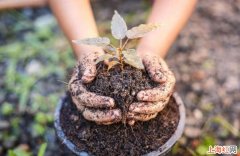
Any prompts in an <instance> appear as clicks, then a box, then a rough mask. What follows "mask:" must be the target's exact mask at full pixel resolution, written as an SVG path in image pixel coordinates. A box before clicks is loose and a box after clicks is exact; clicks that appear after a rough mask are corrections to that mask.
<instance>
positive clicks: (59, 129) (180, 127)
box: [54, 93, 186, 156]
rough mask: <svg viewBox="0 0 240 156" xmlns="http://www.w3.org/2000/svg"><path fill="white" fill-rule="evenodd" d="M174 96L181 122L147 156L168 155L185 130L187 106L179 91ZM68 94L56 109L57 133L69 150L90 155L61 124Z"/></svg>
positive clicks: (79, 154)
mask: <svg viewBox="0 0 240 156" xmlns="http://www.w3.org/2000/svg"><path fill="white" fill-rule="evenodd" d="M173 98H174V100H175V103H176V104H177V105H178V110H179V116H180V117H179V122H178V125H177V128H176V130H175V132H174V134H173V135H172V136H171V137H170V138H169V139H168V140H167V141H166V142H165V143H164V144H163V145H162V146H160V147H159V148H158V149H156V150H155V151H152V152H150V153H148V154H145V155H146V156H155V155H161V156H162V155H166V154H167V153H168V152H169V151H170V150H171V149H172V147H173V145H174V144H175V143H176V142H177V141H178V139H179V138H180V137H181V136H182V133H183V130H184V125H185V115H186V112H185V107H184V104H183V102H182V100H181V98H180V97H179V95H178V94H177V93H174V94H173ZM67 104H68V103H67V95H65V96H64V97H63V98H62V99H61V100H60V101H59V104H58V106H57V108H56V111H55V121H54V126H55V129H56V134H57V136H58V138H59V140H60V141H61V143H62V144H64V145H65V146H66V147H67V149H68V150H70V151H71V152H72V153H74V154H76V155H78V156H88V155H90V154H89V153H88V152H86V151H81V150H80V149H78V147H77V146H76V145H74V144H73V143H72V142H71V141H70V140H69V139H68V138H67V137H66V135H65V134H64V132H63V129H62V127H61V124H60V112H61V109H62V107H63V106H64V105H67Z"/></svg>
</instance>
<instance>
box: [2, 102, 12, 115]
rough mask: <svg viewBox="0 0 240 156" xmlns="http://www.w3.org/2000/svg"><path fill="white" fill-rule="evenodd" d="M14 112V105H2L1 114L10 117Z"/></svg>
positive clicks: (6, 103)
mask: <svg viewBox="0 0 240 156" xmlns="http://www.w3.org/2000/svg"><path fill="white" fill-rule="evenodd" d="M13 111H14V108H13V105H12V104H10V103H8V102H4V103H3V104H2V107H1V113H2V114H3V115H10V114H12V113H13Z"/></svg>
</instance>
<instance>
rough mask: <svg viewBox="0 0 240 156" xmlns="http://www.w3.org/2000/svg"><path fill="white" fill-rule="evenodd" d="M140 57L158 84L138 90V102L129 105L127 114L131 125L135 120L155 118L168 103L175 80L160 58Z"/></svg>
mask: <svg viewBox="0 0 240 156" xmlns="http://www.w3.org/2000/svg"><path fill="white" fill-rule="evenodd" d="M142 58H143V60H142V61H143V64H144V66H145V69H146V71H147V72H148V74H149V76H150V77H151V79H152V80H153V81H155V82H157V83H159V84H158V86H157V87H155V88H153V89H147V90H143V91H140V92H138V94H137V99H138V100H139V102H135V103H132V104H131V105H130V106H129V110H128V115H127V118H128V124H129V125H133V124H134V123H135V121H148V120H150V119H152V118H155V117H156V116H157V114H158V113H159V112H160V111H161V110H163V108H164V107H165V106H166V104H167V103H168V101H169V99H170V96H171V95H172V93H173V89H174V86H175V82H176V80H175V77H174V75H173V73H172V71H170V70H169V68H168V66H167V64H166V62H165V61H164V60H163V59H162V58H159V57H157V56H150V55H145V56H144V57H142Z"/></svg>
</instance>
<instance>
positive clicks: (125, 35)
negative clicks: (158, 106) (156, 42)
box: [73, 11, 160, 70]
mask: <svg viewBox="0 0 240 156" xmlns="http://www.w3.org/2000/svg"><path fill="white" fill-rule="evenodd" d="M159 27H160V25H159V24H141V25H139V26H137V27H133V28H131V29H129V30H128V29H127V25H126V22H125V21H124V19H123V18H122V17H121V16H120V15H119V14H118V12H117V11H115V13H114V15H113V17H112V21H111V32H112V36H113V37H114V38H115V39H117V40H119V46H118V47H115V46H114V45H112V44H111V43H110V39H109V38H107V37H96V38H86V39H81V40H73V42H74V43H77V44H86V45H93V46H100V47H103V49H104V51H105V52H106V53H105V54H103V55H102V56H100V57H99V58H98V59H97V60H96V62H95V63H96V64H97V63H99V62H101V61H106V62H108V70H110V69H111V68H112V67H114V66H115V65H117V64H120V65H121V69H122V70H123V67H124V63H126V64H129V65H131V66H133V67H135V68H138V69H144V66H143V63H142V60H141V59H140V58H139V57H138V56H137V53H136V50H135V49H126V45H127V43H128V42H129V40H131V39H136V38H140V37H143V36H144V35H146V34H147V33H149V32H151V31H153V30H156V29H158V28H159ZM123 41H124V42H123Z"/></svg>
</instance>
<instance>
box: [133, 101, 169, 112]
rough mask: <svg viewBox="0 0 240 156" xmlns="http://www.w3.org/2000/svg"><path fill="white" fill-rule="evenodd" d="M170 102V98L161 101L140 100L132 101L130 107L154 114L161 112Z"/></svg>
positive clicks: (134, 110) (135, 110)
mask: <svg viewBox="0 0 240 156" xmlns="http://www.w3.org/2000/svg"><path fill="white" fill-rule="evenodd" d="M167 103H168V99H167V100H165V101H159V102H138V103H132V104H131V105H130V107H129V111H130V112H133V113H140V114H153V113H157V112H160V111H161V110H163V108H164V107H165V106H166V104H167Z"/></svg>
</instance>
